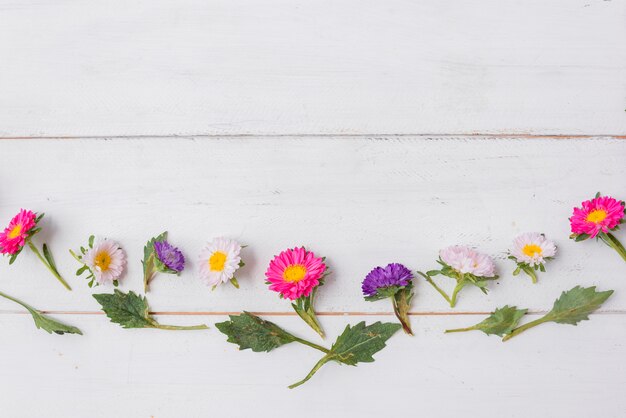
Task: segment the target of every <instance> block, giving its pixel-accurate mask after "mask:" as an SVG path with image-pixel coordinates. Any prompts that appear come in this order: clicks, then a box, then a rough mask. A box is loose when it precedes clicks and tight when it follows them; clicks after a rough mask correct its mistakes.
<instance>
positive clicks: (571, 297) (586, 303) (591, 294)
mask: <svg viewBox="0 0 626 418" xmlns="http://www.w3.org/2000/svg"><path fill="white" fill-rule="evenodd" d="M612 294H613V291H612V290H607V291H605V292H596V287H595V286H592V287H587V288H584V287H580V286H576V287H574V288H573V289H570V290H568V291H566V292H563V293H561V296H560V297H559V298H558V299H557V300H556V301H555V302H554V306H553V307H552V310H551V311H550V312H548V314H547V315H546V318H549V320H550V321H553V322H556V323H559V324H571V325H576V324H578V323H579V322H580V321H585V320H588V319H589V314H590V313H592V312H593V311H595V310H596V309H598V308H599V307H600V306H602V304H603V303H604V301H606V300H607V299H608V298H609V296H611V295H612Z"/></svg>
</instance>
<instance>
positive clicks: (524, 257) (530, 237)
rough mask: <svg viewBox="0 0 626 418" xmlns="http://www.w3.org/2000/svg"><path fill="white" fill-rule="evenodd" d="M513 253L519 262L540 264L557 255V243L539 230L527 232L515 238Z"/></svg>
mask: <svg viewBox="0 0 626 418" xmlns="http://www.w3.org/2000/svg"><path fill="white" fill-rule="evenodd" d="M511 255H512V256H513V257H515V260H517V262H518V263H524V264H528V265H529V266H530V267H535V266H540V265H542V264H543V263H545V260H546V259H550V258H552V257H554V256H555V255H556V245H554V242H552V241H550V240H549V239H547V238H546V237H545V236H544V235H543V234H540V233H538V232H527V233H525V234H522V235H520V236H518V237H517V238H515V239H514V240H513V249H512V250H511Z"/></svg>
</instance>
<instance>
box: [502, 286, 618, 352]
mask: <svg viewBox="0 0 626 418" xmlns="http://www.w3.org/2000/svg"><path fill="white" fill-rule="evenodd" d="M612 294H613V291H612V290H607V291H605V292H596V287H595V286H592V287H587V288H584V287H580V286H576V287H574V288H572V289H570V290H568V291H565V292H563V293H561V296H560V297H559V298H558V299H557V300H556V301H555V302H554V306H553V307H552V310H551V311H550V312H548V313H547V314H546V315H544V316H542V317H541V318H539V319H535V320H534V321H531V322H529V323H527V324H524V325H522V326H520V327H518V328H515V329H514V330H512V331H511V332H510V333H508V334H507V335H505V336H504V338H502V341H508V340H509V339H511V338H513V337H515V336H516V335H519V334H521V333H522V332H524V331H526V330H528V329H530V328H533V327H536V326H537V325H540V324H543V323H545V322H556V323H557V324H570V325H577V324H578V323H579V322H580V321H585V320H588V319H589V314H590V313H592V312H593V311H595V310H596V309H598V308H599V307H600V306H601V305H602V304H603V303H604V301H606V300H607V299H608V298H609V296H611V295H612Z"/></svg>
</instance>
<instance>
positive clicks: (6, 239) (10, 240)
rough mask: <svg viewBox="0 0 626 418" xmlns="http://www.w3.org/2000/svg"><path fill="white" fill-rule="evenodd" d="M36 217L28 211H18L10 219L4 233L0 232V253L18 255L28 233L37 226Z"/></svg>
mask: <svg viewBox="0 0 626 418" xmlns="http://www.w3.org/2000/svg"><path fill="white" fill-rule="evenodd" d="M36 219H37V215H36V214H35V213H34V212H31V211H30V210H25V209H20V212H19V213H18V214H17V215H15V216H14V217H13V219H11V222H9V226H8V227H6V228H5V230H4V232H0V253H1V254H8V255H13V254H16V253H19V252H20V251H21V250H22V248H23V247H24V245H25V244H26V240H27V239H28V235H29V232H30V231H31V230H32V229H33V228H34V227H35V226H36V225H37V222H36Z"/></svg>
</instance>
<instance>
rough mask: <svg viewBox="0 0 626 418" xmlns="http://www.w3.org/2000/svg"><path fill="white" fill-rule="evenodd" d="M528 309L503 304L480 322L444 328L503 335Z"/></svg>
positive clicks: (451, 330) (450, 330) (449, 331)
mask: <svg viewBox="0 0 626 418" xmlns="http://www.w3.org/2000/svg"><path fill="white" fill-rule="evenodd" d="M527 311H528V309H517V307H516V306H508V305H506V306H504V307H502V308H498V309H496V310H495V312H494V313H492V314H491V315H490V316H488V317H487V318H486V319H484V320H483V321H482V322H479V323H478V324H476V325H474V326H472V327H469V328H458V329H449V330H446V333H451V332H463V331H474V330H477V331H482V332H484V333H485V334H487V335H497V336H500V337H502V336H504V335H505V334H509V333H510V332H511V331H513V328H515V327H516V326H517V324H518V323H519V321H520V319H521V318H522V317H523V316H524V315H525V314H526V312H527Z"/></svg>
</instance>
